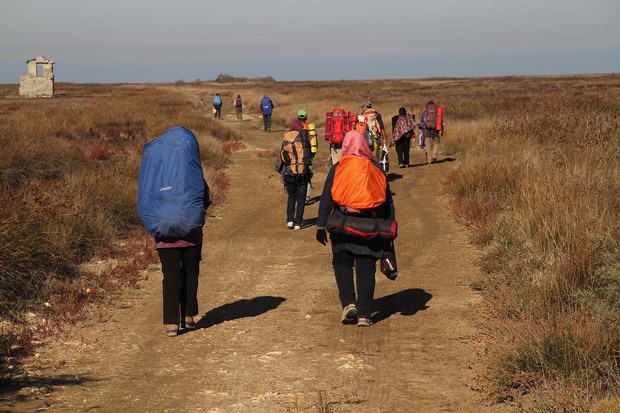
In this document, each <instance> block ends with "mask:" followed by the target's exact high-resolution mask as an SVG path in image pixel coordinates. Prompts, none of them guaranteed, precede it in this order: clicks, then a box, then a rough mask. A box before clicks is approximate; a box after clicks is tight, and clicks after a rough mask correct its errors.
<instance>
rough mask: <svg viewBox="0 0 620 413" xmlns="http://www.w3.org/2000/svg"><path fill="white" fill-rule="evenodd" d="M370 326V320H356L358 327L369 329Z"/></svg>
mask: <svg viewBox="0 0 620 413" xmlns="http://www.w3.org/2000/svg"><path fill="white" fill-rule="evenodd" d="M371 324H372V321H370V318H360V319H359V320H357V326H358V327H370V325H371Z"/></svg>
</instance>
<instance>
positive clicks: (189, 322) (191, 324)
mask: <svg viewBox="0 0 620 413" xmlns="http://www.w3.org/2000/svg"><path fill="white" fill-rule="evenodd" d="M185 328H186V329H188V330H193V329H195V328H196V322H195V321H194V317H190V316H185Z"/></svg>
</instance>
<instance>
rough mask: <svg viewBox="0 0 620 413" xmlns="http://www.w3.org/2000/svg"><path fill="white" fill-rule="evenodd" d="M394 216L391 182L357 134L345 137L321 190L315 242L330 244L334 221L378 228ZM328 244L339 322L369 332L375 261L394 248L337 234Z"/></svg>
mask: <svg viewBox="0 0 620 413" xmlns="http://www.w3.org/2000/svg"><path fill="white" fill-rule="evenodd" d="M347 204H349V205H347ZM362 207H364V208H362ZM366 207H369V209H366ZM394 215H395V210H394V202H393V200H392V195H391V191H390V188H389V185H388V182H387V177H386V175H385V173H384V172H383V171H382V170H381V168H380V167H379V164H378V163H377V160H376V158H375V157H374V155H373V154H372V153H371V152H370V148H369V147H368V142H367V141H366V139H365V138H364V135H362V134H361V133H360V132H359V131H357V130H353V131H350V132H347V134H346V135H345V137H344V141H343V143H342V155H341V157H340V161H339V162H338V163H337V164H336V165H334V166H332V168H331V169H330V171H329V173H328V174H327V178H326V181H325V186H324V187H323V194H322V195H321V204H320V206H319V215H318V219H317V224H316V225H317V231H316V239H317V241H318V242H320V243H321V244H323V245H326V244H327V225H328V222H329V221H330V220H333V221H335V222H337V223H338V222H348V220H349V219H351V217H358V218H366V219H365V220H363V221H370V222H371V225H370V228H371V229H372V228H373V227H375V226H378V225H376V222H378V221H377V220H394ZM344 225H346V224H343V226H344ZM330 239H331V244H332V253H333V260H332V264H333V267H334V274H335V277H336V284H337V286H338V292H339V297H340V303H341V305H342V308H343V312H342V319H341V322H342V323H343V324H355V323H357V326H358V327H367V326H369V325H370V324H371V319H370V316H371V307H372V302H373V297H374V291H375V272H376V262H377V260H379V259H382V258H383V257H384V256H385V255H386V254H387V253H388V252H390V251H391V243H390V242H388V241H386V240H385V239H382V238H380V237H374V238H370V239H366V238H363V237H359V236H356V235H352V234H351V233H348V232H336V231H332V232H331V233H330ZM353 267H355V282H354V277H353ZM355 285H357V297H356V294H355V291H356V289H355Z"/></svg>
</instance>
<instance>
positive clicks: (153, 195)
mask: <svg viewBox="0 0 620 413" xmlns="http://www.w3.org/2000/svg"><path fill="white" fill-rule="evenodd" d="M208 191H209V189H208V187H207V185H206V182H205V180H204V176H203V173H202V165H201V163H200V153H199V148H198V141H196V137H195V136H194V134H193V133H192V132H191V131H190V130H188V129H185V128H183V127H179V126H175V127H173V128H170V129H168V130H167V131H166V132H165V133H164V134H163V135H162V136H160V137H158V138H156V139H154V140H152V141H151V142H149V143H147V144H146V145H144V149H143V152H142V160H141V162H140V175H139V178H138V208H137V209H138V215H139V216H140V219H141V220H142V222H143V223H144V226H145V227H146V229H147V230H148V231H149V233H150V234H151V235H153V236H156V237H184V236H186V235H188V234H189V233H190V232H191V231H192V230H193V229H197V228H202V226H203V225H204V219H205V209H206V207H205V198H208V196H209V194H208ZM207 204H208V202H207Z"/></svg>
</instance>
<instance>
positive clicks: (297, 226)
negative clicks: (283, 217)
mask: <svg viewBox="0 0 620 413" xmlns="http://www.w3.org/2000/svg"><path fill="white" fill-rule="evenodd" d="M293 229H301V225H295V227H294V228H293Z"/></svg>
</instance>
